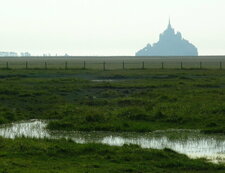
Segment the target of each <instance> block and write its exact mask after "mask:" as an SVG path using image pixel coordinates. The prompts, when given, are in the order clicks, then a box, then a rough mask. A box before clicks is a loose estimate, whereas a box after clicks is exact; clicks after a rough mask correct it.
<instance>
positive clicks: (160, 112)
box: [0, 69, 225, 172]
mask: <svg viewBox="0 0 225 173" xmlns="http://www.w3.org/2000/svg"><path fill="white" fill-rule="evenodd" d="M224 99H225V70H218V69H216V70H204V69H202V70H199V69H192V70H187V69H183V70H177V69H164V70H160V69H155V70H153V69H148V70H147V69H146V70H113V71H108V70H106V71H103V70H71V69H68V70H63V69H62V70H55V69H52V70H43V69H42V70H41V69H39V70H31V69H30V70H25V69H21V70H18V69H17V70H15V69H14V70H13V69H11V70H3V69H2V70H0V102H1V105H0V124H6V123H10V122H15V121H20V120H29V119H45V120H52V121H50V123H49V124H48V128H49V129H51V130H68V131H70V130H78V131H112V132H150V131H154V130H166V129H199V130H201V132H202V133H222V134H225V123H224V122H225V103H224ZM224 171H225V167H224V166H222V165H213V164H210V163H207V162H206V161H205V160H203V159H201V160H191V159H188V158H187V157H186V156H184V155H180V154H177V153H175V152H173V151H171V150H167V149H165V150H163V151H159V150H151V149H141V148H139V147H137V146H133V145H131V146H124V147H110V146H105V145H100V144H85V145H81V144H75V143H73V142H72V141H66V140H48V139H43V140H37V139H25V138H21V139H15V140H10V139H0V172H224Z"/></svg>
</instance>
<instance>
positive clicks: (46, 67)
mask: <svg viewBox="0 0 225 173" xmlns="http://www.w3.org/2000/svg"><path fill="white" fill-rule="evenodd" d="M47 69H48V66H47V62H46V61H45V70H47Z"/></svg>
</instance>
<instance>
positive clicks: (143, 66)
mask: <svg viewBox="0 0 225 173" xmlns="http://www.w3.org/2000/svg"><path fill="white" fill-rule="evenodd" d="M144 69H145V62H144V61H143V62H142V70H144Z"/></svg>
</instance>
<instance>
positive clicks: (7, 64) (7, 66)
mask: <svg viewBox="0 0 225 173" xmlns="http://www.w3.org/2000/svg"><path fill="white" fill-rule="evenodd" d="M6 69H7V70H8V69H9V62H8V61H7V62H6Z"/></svg>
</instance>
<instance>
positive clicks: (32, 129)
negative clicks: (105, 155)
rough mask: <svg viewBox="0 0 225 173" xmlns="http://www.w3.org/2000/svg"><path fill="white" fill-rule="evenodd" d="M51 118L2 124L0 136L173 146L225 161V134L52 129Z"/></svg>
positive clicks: (175, 131) (115, 144) (214, 159)
mask: <svg viewBox="0 0 225 173" xmlns="http://www.w3.org/2000/svg"><path fill="white" fill-rule="evenodd" d="M46 126H47V122H46V121H41V120H30V121H22V122H18V123H13V124H8V125H2V126H1V127H0V136H2V137H4V138H11V139H14V138H16V137H23V136H24V137H29V138H49V139H60V138H66V139H71V140H73V141H74V142H76V143H80V144H84V143H101V144H107V145H110V146H123V145H124V144H136V145H139V146H141V147H142V148H152V149H164V148H169V149H172V150H174V151H176V152H178V153H182V154H186V155H187V156H189V157H190V158H202V157H203V158H206V159H208V160H209V161H212V162H214V163H225V136H220V135H205V134H202V133H200V132H199V131H197V130H166V131H155V132H152V133H127V132H126V133H112V132H76V131H70V132H66V131H49V130H47V129H46Z"/></svg>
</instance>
